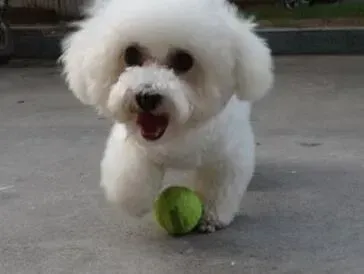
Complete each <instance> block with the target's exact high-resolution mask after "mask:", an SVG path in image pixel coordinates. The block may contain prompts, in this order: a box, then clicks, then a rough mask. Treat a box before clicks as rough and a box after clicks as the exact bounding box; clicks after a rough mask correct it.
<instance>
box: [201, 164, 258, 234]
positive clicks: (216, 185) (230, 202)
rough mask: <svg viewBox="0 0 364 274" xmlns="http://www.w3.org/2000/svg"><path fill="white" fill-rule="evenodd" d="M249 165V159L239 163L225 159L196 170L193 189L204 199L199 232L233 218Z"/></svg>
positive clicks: (225, 224)
mask: <svg viewBox="0 0 364 274" xmlns="http://www.w3.org/2000/svg"><path fill="white" fill-rule="evenodd" d="M247 160H248V162H247ZM249 160H250V161H249ZM253 168H254V165H253V159H245V163H243V164H242V165H239V163H235V162H234V163H233V164H232V163H231V162H230V161H226V162H221V163H219V164H214V165H209V166H205V167H203V168H201V169H199V170H198V172H197V178H196V179H197V180H196V191H197V193H199V194H200V196H201V198H202V200H203V202H204V216H203V218H202V221H201V223H200V225H199V231H200V232H214V231H215V230H218V229H221V228H224V227H226V226H228V225H229V224H230V223H231V222H232V221H233V219H234V217H235V215H236V214H237V213H238V212H239V208H240V202H241V199H242V196H243V195H244V193H245V191H246V188H247V186H248V184H249V182H250V180H251V178H252V174H253Z"/></svg>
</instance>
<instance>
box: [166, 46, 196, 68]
mask: <svg viewBox="0 0 364 274" xmlns="http://www.w3.org/2000/svg"><path fill="white" fill-rule="evenodd" d="M193 63H194V60H193V57H192V56H191V54H189V53H188V52H187V51H184V50H177V51H175V52H173V53H172V54H171V55H170V56H169V57H168V65H169V67H170V68H172V69H173V70H174V71H175V72H176V73H185V72H187V71H189V70H190V69H191V68H192V66H193Z"/></svg>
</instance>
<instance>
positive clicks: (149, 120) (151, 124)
mask: <svg viewBox="0 0 364 274" xmlns="http://www.w3.org/2000/svg"><path fill="white" fill-rule="evenodd" d="M137 124H138V125H139V126H140V129H141V134H142V136H143V138H145V139H146V140H149V141H154V140H158V139H159V138H161V137H162V135H163V134H164V132H165V130H166V128H167V125H168V118H167V117H166V116H165V115H153V114H151V113H147V112H142V113H139V114H138V118H137Z"/></svg>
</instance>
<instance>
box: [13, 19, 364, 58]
mask: <svg viewBox="0 0 364 274" xmlns="http://www.w3.org/2000/svg"><path fill="white" fill-rule="evenodd" d="M68 31H69V29H66V28H64V27H63V28H62V27H54V26H48V27H47V26H46V27H44V26H43V27H16V28H13V37H14V54H13V55H14V58H26V59H57V58H58V57H59V54H60V41H61V39H62V38H63V37H64V35H65V34H66V33H67V32H68ZM257 32H258V34H259V35H261V36H262V37H263V38H265V39H267V42H268V44H269V46H270V47H271V49H272V52H273V54H274V55H304V54H312V55H315V54H333V55H334V54H337V55H349V54H350V55H353V54H357V55H362V54H363V55H364V27H358V28H326V29H308V28H306V29H296V28H280V29H260V30H258V31H257Z"/></svg>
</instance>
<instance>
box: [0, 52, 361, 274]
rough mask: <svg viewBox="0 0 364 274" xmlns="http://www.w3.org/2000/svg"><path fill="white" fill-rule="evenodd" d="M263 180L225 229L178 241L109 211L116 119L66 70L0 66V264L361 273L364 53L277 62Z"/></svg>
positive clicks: (19, 268)
mask: <svg viewBox="0 0 364 274" xmlns="http://www.w3.org/2000/svg"><path fill="white" fill-rule="evenodd" d="M276 63H277V75H278V77H277V82H276V86H275V90H274V92H273V93H272V94H271V95H270V96H269V97H266V98H265V99H264V100H262V101H261V102H259V103H258V104H257V105H256V109H255V111H254V115H253V120H254V126H255V131H256V134H257V142H258V143H259V145H258V148H257V149H258V166H257V171H256V176H255V178H254V180H253V182H252V184H251V186H250V188H249V191H248V193H247V194H246V197H245V200H244V202H243V203H242V207H241V216H240V217H239V218H237V220H236V222H235V223H234V224H233V225H232V226H231V227H230V228H229V229H226V230H224V231H221V232H219V233H216V234H213V235H193V236H189V237H184V238H179V239H174V238H171V237H169V236H166V235H165V234H164V232H163V231H161V230H160V229H159V228H158V227H157V226H156V225H155V223H154V221H153V220H152V219H150V218H146V219H145V220H143V221H141V222H139V221H136V220H133V219H130V218H127V217H125V216H121V215H120V214H119V213H117V212H116V211H115V210H113V209H112V208H110V207H109V205H107V204H106V203H105V201H104V197H103V195H102V193H101V190H100V189H99V186H98V176H99V175H98V174H99V169H98V165H99V160H100V157H101V153H102V151H103V146H104V141H105V138H106V136H107V133H108V126H109V122H108V121H106V120H102V119H99V118H98V117H97V116H96V114H95V112H94V111H93V110H91V109H88V108H85V107H83V106H81V104H80V103H79V102H78V101H77V100H76V99H74V97H73V96H72V95H71V94H70V93H69V92H68V91H67V90H66V88H65V86H64V84H63V82H62V80H61V79H60V77H59V74H58V70H57V69H56V68H54V67H52V66H46V65H45V64H37V63H35V64H29V63H23V62H19V63H16V64H13V65H12V66H10V67H5V68H4V67H3V68H0V96H1V99H0V155H1V157H0V172H1V173H0V174H1V177H0V273H1V274H13V273H22V274H35V273H49V274H60V273H65V274H66V273H75V274H76V273H77V274H86V273H92V274H96V273H100V274H114V273H123V274H134V273H135V274H139V273H140V274H149V273H150V274H164V273H166V274H167V273H168V274H171V273H172V274H182V273H186V274H190V273H191V274H223V273H226V274H235V273H236V274H242V273H244V274H245V273H248V274H249V273H252V274H253V273H254V274H258V273H262V274H267V273H275V274H283V273H287V274H298V273H304V274H306V273H307V274H308V273H312V274H322V273H330V274H363V273H364V93H363V91H364V57H354V56H353V57H300V58H298V57H285V58H279V59H277V62H276Z"/></svg>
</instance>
